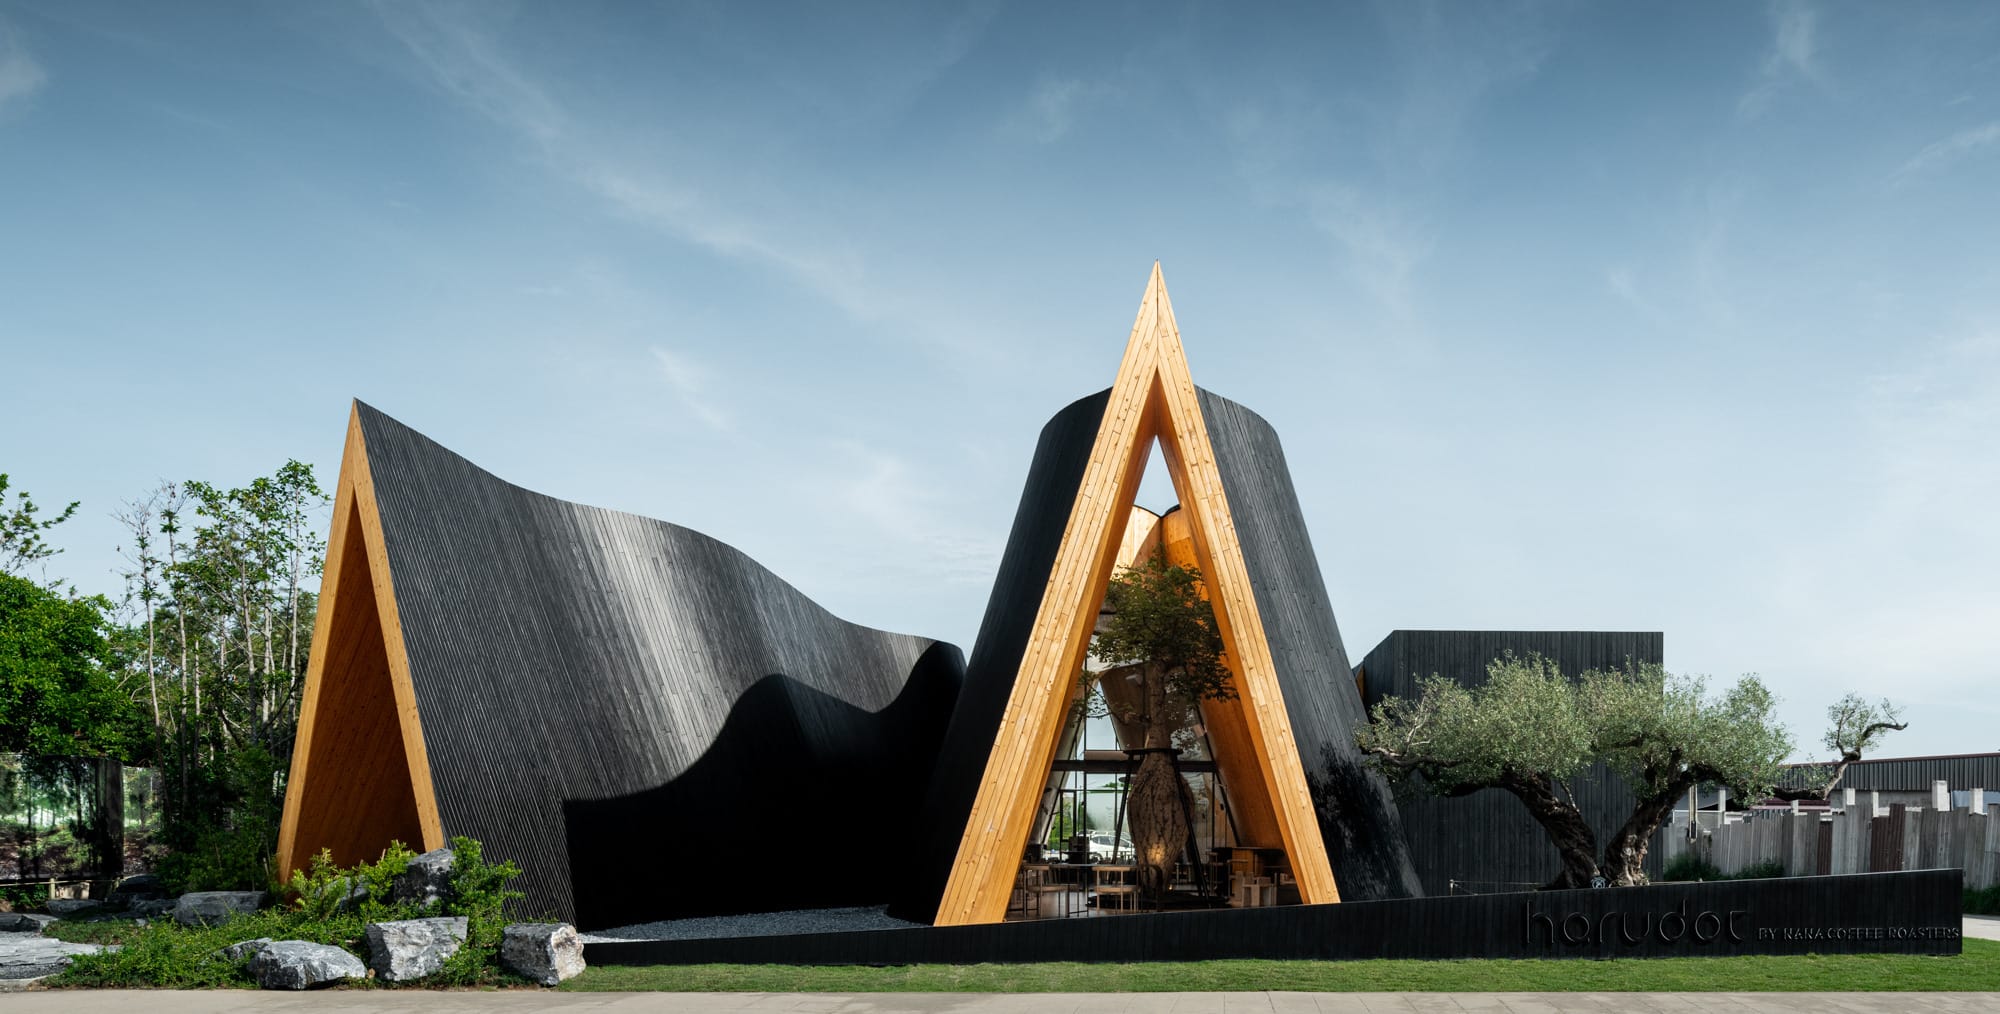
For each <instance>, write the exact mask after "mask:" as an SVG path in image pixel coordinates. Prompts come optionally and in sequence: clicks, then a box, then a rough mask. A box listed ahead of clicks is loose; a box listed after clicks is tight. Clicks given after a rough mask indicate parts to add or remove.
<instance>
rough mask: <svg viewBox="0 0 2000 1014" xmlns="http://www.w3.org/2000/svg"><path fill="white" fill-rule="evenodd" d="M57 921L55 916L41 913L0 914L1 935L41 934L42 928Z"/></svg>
mask: <svg viewBox="0 0 2000 1014" xmlns="http://www.w3.org/2000/svg"><path fill="white" fill-rule="evenodd" d="M55 921H56V917H55V916H52V915H42V914H41V913H39V912H7V913H4V914H0V933H35V934H39V933H41V932H42V927H44V926H47V925H48V924H50V923H52V922H55Z"/></svg>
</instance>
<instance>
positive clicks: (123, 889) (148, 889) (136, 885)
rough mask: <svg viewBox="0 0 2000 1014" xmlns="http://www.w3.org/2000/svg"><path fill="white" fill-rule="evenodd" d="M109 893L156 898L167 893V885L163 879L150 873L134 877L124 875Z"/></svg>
mask: <svg viewBox="0 0 2000 1014" xmlns="http://www.w3.org/2000/svg"><path fill="white" fill-rule="evenodd" d="M111 893H113V894H130V895H134V896H137V897H143V898H157V897H160V896H161V895H163V894H166V893H167V885H166V882H165V881H163V880H161V879H160V878H158V877H156V876H154V875H152V874H150V873H141V874H139V875H138V876H136V877H126V878H125V879H124V880H121V881H119V882H118V888H117V890H115V891H112V892H111Z"/></svg>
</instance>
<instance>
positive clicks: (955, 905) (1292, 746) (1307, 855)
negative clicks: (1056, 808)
mask: <svg viewBox="0 0 2000 1014" xmlns="http://www.w3.org/2000/svg"><path fill="white" fill-rule="evenodd" d="M1156 439H1157V440H1158V441H1159V442H1160V446H1161V450H1162V452H1163V455H1164V457H1165V459H1166V463H1167V470H1168V474H1169V476H1170V477H1171V479H1172V481H1173V485H1174V490H1175V492H1176V493H1177V494H1178V495H1179V498H1180V502H1181V508H1182V512H1183V513H1185V514H1187V515H1188V520H1189V532H1190V536H1191V538H1192V541H1193V543H1194V551H1195V557H1196V560H1197V562H1198V563H1199V564H1200V566H1201V570H1202V574H1203V577H1204V580H1205V582H1206V583H1207V586H1208V591H1209V595H1210V599H1211V601H1212V602H1213V603H1214V605H1215V612H1216V619H1217V621H1218V625H1219V626H1220V627H1221V628H1222V635H1223V644H1224V647H1225V650H1226V651H1227V652H1228V654H1229V655H1230V657H1231V658H1232V659H1234V660H1235V664H1236V666H1237V667H1238V668H1237V670H1236V672H1237V675H1238V677H1239V680H1238V686H1237V692H1238V694H1239V695H1240V696H1241V707H1240V709H1239V710H1240V712H1241V714H1242V718H1243V726H1244V728H1245V730H1246V732H1247V737H1248V739H1249V744H1250V747H1251V752H1252V754H1253V755H1254V756H1255V757H1256V759H1257V762H1258V763H1257V765H1256V768H1257V771H1258V777H1259V778H1260V779H1261V780H1262V781H1263V783H1264V789H1265V792H1266V794H1267V795H1268V796H1269V798H1270V799H1271V802H1272V812H1273V814H1274V816H1275V818H1276V823H1277V825H1278V827H1277V830H1278V836H1279V838H1280V840H1281V842H1282V843H1283V845H1284V848H1285V851H1286V853H1287V854H1288V855H1289V856H1290V858H1291V860H1292V868H1293V873H1294V876H1295V877H1296V878H1297V880H1298V883H1299V893H1300V896H1301V899H1302V900H1303V901H1305V902H1306V903H1308V904H1315V903H1325V902H1333V901H1338V900H1339V891H1338V889H1337V888H1336V887H1335V885H1334V880H1333V871H1332V867H1331V865H1330V864H1329V863H1328V861H1327V856H1326V849H1325V845H1324V842H1323V841H1322V839H1321V836H1320V830H1319V824H1318V820H1317V817H1316V815H1315V813H1314V809H1313V804H1312V799H1311V797H1310V793H1309V791H1308V788H1307V785H1306V778H1305V770H1304V768H1303V766H1302V764H1301V763H1300V759H1299V753H1298V746H1297V744H1296V743H1295V742H1294V740H1293V736H1292V732H1291V728H1290V726H1289V724H1288V722H1287V720H1286V717H1285V707H1284V699H1283V695H1282V692H1281V690H1280V688H1279V685H1278V682H1277V675H1276V672H1275V667H1274V663H1273V661H1272V657H1271V650H1270V647H1269V645H1268V644H1266V643H1265V638H1264V633H1263V627H1262V625H1261V623H1260V620H1259V615H1258V609H1257V601H1256V596H1255V594H1254V589H1253V588H1252V586H1251V584H1250V577H1249V573H1248V570H1247V568H1246V566H1245V564H1244V561H1243V557H1242V553H1241V551H1240V549H1239V548H1238V546H1237V543H1236V536H1235V529H1234V527H1233V523H1232V521H1231V517H1230V513H1229V501H1228V497H1227V495H1226V492H1225V491H1224V489H1223V486H1222V478H1221V474H1220V472H1219V471H1218V470H1217V468H1216V463H1215V454H1214V451H1213V449H1212V448H1211V447H1210V445H1209V438H1208V430H1207V427H1206V424H1205V423H1204V422H1203V419H1202V413H1201V404H1200V401H1199V399H1198V397H1197V395H1196V392H1195V387H1194V382H1193V380H1192V379H1191V377H1190V375H1189V373H1188V368H1187V359H1186V355H1185V352H1184V351H1183V349H1182V347H1181V339H1180V331H1179V329H1178V327H1177V326H1176V325H1175V322H1174V315H1173V307H1172V304H1171V303H1170V302H1169V301H1168V299H1167V290H1166V283H1165V281H1164V279H1163V278H1162V276H1161V273H1160V267H1159V265H1158V264H1157V263H1156V264H1154V265H1153V274H1152V278H1151V279H1150V280H1149V281H1148V283H1147V286H1146V294H1145V297H1144V298H1143V299H1142V300H1141V301H1140V305H1139V314H1138V318H1137V320H1136V321H1134V323H1133V326H1132V334H1131V337H1130V339H1129V340H1128V341H1127V343H1126V346H1125V356H1124V359H1123V361H1122V362H1121V363H1120V364H1119V367H1118V378H1117V380H1116V381H1115V382H1114V383H1113V385H1112V388H1111V392H1110V395H1109V399H1108V401H1107V402H1106V406H1105V411H1104V418H1103V422H1102V423H1101V424H1100V426H1099V429H1098V431H1097V435H1096V438H1095V440H1094V441H1093V443H1092V445H1091V451H1090V457H1089V460H1088V462H1087V464H1086V465H1085V467H1084V473H1083V478H1082V481H1081V483H1080V485H1079V486H1078V488H1077V494H1076V499H1075V501H1074V504H1073V505H1072V507H1071V510H1070V514H1069V520H1068V522H1067V523H1066V525H1065V526H1064V529H1063V537H1062V542H1061V544H1060V546H1059V547H1058V549H1057V552H1056V557H1055V562H1054V565H1053V566H1052V567H1051V569H1050V574H1049V579H1048V583H1047V585H1046V588H1045V589H1044V592H1043V596H1042V601H1041V605H1040V607H1039V608H1038V610H1037V612H1036V614H1035V621H1034V625H1033V628H1032V630H1031V632H1030V634H1029V637H1028V642H1027V646H1026V650H1025V652H1024V653H1023V655H1022V660H1021V665H1020V668H1019V671H1018V673H1017V675H1016V677H1015V680H1014V685H1013V688H1012V691H1011V692H1010V694H1009V697H1008V700H1007V705H1006V708H1005V711H1004V712H1003V713H1002V717H1001V721H1000V727H999V732H998V735H997V736H996V737H995V740H994V743H993V746H992V749H991V751H990V753H989V755H988V757H987V761H986V765H985V769H984V772H983V774H982V775H981V777H980V781H979V785H978V789H977V793H976V795H975V797H974V800H973V805H972V809H971V814H970V817H969V819H968V820H967V821H966V826H965V831H964V833H963V835H962V836H961V838H960V841H959V846H958V849H957V857H956V861H955V862H954V864H953V866H952V869H951V872H950V876H949V879H948V880H947V881H946V884H945V889H944V894H943V898H942V900H941V902H940V903H939V906H938V912H937V917H936V919H935V922H936V924H937V925H941V926H949V925H965V924H970V923H990V922H999V921H1001V920H1002V918H1003V917H1004V916H1005V914H1006V909H1007V901H1008V895H1009V893H1010V892H1011V890H1012V886H1013V882H1014V873H1015V869H1016V867H1017V865H1018V864H1019V862H1020V857H1021V852H1022V848H1023V847H1024V845H1025V844H1026V842H1027V837H1028V834H1029V832H1030V830H1031V828H1032V826H1033V824H1034V819H1035V811H1036V804H1037V802H1038V800H1039V798H1040V796H1041V789H1042V787H1043V785H1044V782H1045V779H1046V776H1047V774H1048V771H1049V769H1050V766H1051V764H1052V762H1053V760H1054V751H1055V748H1056V741H1057V739H1058V738H1060V735H1061V733H1062V729H1063V724H1064V721H1063V720H1064V712H1065V710H1066V708H1067V705H1068V702H1069V700H1070V694H1071V691H1072V688H1073V687H1074V681H1075V678H1076V674H1077V672H1078V671H1079V670H1080V669H1081V668H1082V665H1083V660H1084V655H1085V653H1086V652H1087V651H1088V649H1089V644H1090V635H1091V632H1092V630H1093V628H1094V627H1095V625H1096V620H1097V614H1098V610H1099V608H1100V607H1101V606H1102V604H1103V598H1104V594H1105V589H1106V586H1107V585H1108V583H1109V581H1110V578H1111V572H1112V568H1113V566H1114V565H1115V564H1116V563H1117V561H1118V559H1119V556H1120V550H1121V549H1122V548H1123V546H1124V543H1125V540H1126V535H1127V529H1128V524H1129V518H1130V515H1131V511H1132V497H1133V494H1134V493H1135V492H1136V490H1137V488H1138V482H1139V478H1140V475H1141V473H1142V472H1143V471H1144V469H1145V465H1146V460H1147V455H1148V452H1149V451H1150V450H1151V448H1152V445H1153V441H1154V440H1156Z"/></svg>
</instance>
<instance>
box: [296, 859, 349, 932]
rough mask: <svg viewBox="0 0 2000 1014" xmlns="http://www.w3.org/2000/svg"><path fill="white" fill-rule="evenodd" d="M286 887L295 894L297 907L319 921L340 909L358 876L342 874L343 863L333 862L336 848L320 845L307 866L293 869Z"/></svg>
mask: <svg viewBox="0 0 2000 1014" xmlns="http://www.w3.org/2000/svg"><path fill="white" fill-rule="evenodd" d="M285 889H286V891H287V892H289V893H290V894H291V896H292V907H293V908H295V909H297V910H298V911H299V912H300V913H301V914H302V915H304V916H305V917H306V918H307V919H309V920H312V921H314V922H319V921H323V920H326V919H331V918H333V916H334V914H335V913H336V912H339V911H340V903H341V902H343V901H345V900H347V897H348V895H349V893H350V892H351V891H353V889H354V879H353V877H351V876H344V875H342V873H341V871H340V867H338V866H335V865H334V864H333V850H332V849H320V850H319V854H318V855H316V856H313V857H312V862H310V863H308V864H307V865H306V868H305V869H303V870H293V871H292V880H291V882H290V883H288V884H286V885H285Z"/></svg>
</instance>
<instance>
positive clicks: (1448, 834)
mask: <svg viewBox="0 0 2000 1014" xmlns="http://www.w3.org/2000/svg"><path fill="white" fill-rule="evenodd" d="M1663 642H1664V637H1663V635H1661V634H1659V633H1657V632H1605V631H1520V630H1398V631H1395V632H1393V633H1391V634H1390V635H1389V636H1388V637H1386V638H1384V639H1383V640H1382V643H1381V644H1378V645H1376V646H1375V649H1374V650H1373V651H1370V652H1369V653H1368V655H1367V657H1366V658H1363V659H1362V660H1361V665H1360V666H1359V667H1358V668H1357V669H1356V670H1355V672H1356V673H1357V674H1358V675H1359V676H1361V678H1362V682H1363V684H1364V686H1363V691H1362V692H1363V696H1364V699H1365V700H1366V702H1367V705H1368V707H1369V708H1370V709H1372V708H1374V706H1375V705H1376V704H1377V703H1378V702H1380V701H1381V700H1382V698H1384V697H1392V696H1393V697H1404V698H1408V697H1413V696H1415V695H1416V693H1417V683H1418V681H1419V680H1422V679H1424V678H1425V677H1428V676H1431V675H1440V676H1444V677H1447V678H1449V679H1452V680H1456V681H1458V682H1459V683H1461V684H1463V685H1465V686H1468V687H1473V686H1481V685H1483V684H1485V682H1486V665H1487V663H1488V662H1491V661H1492V660H1494V659H1496V658H1499V657H1500V656H1501V654H1502V653H1503V652H1508V651H1511V652H1513V653H1515V654H1516V655H1529V654H1539V655H1541V656H1543V657H1544V658H1549V659H1553V660H1554V661H1555V662H1556V664H1558V665H1559V666H1561V667H1562V671H1563V672H1564V673H1565V674H1567V675H1571V676H1574V675H1576V674H1578V673H1581V672H1584V671H1585V670H1588V669H1612V668H1618V667H1622V666H1624V665H1625V664H1626V662H1627V660H1630V661H1632V662H1637V663H1648V662H1650V663H1654V664H1658V663H1660V662H1661V660H1662V654H1661V652H1662V650H1663ZM1575 790H1576V801H1577V805H1578V806H1579V807H1580V808H1581V809H1582V810H1583V813H1584V817H1585V819H1587V820H1588V821H1589V822H1590V826H1591V827H1592V828H1593V829H1594V830H1596V832H1597V835H1598V847H1599V849H1600V850H1601V849H1602V848H1603V845H1604V840H1605V839H1606V838H1607V837H1608V836H1609V835H1610V834H1611V833H1612V832H1613V831H1615V830H1616V829H1617V828H1618V826H1619V825H1620V824H1621V823H1623V822H1624V819H1625V818H1626V817H1628V816H1630V815H1631V813H1632V803H1633V799H1632V792H1631V790H1630V789H1628V788H1626V786H1625V784H1624V782H1623V781H1622V780H1620V779H1619V778H1617V777H1616V776H1614V775H1612V774H1611V773H1610V772H1609V771H1606V770H1605V769H1604V768H1603V766H1601V765H1596V766H1593V767H1592V768H1591V770H1590V771H1588V772H1586V773H1585V774H1584V776H1583V777H1581V778H1579V779H1577V784H1576V785H1575ZM1397 809H1398V810H1399V811H1400V813H1401V815H1402V827H1403V835H1404V839H1405V840H1406V841H1408V842H1409V846H1410V854H1411V857H1412V858H1413V859H1414V861H1415V863H1416V869H1417V875H1418V876H1419V877H1421V878H1422V880H1423V886H1424V893H1425V894H1427V895H1441V894H1450V893H1452V891H1453V881H1460V882H1464V883H1461V885H1460V886H1459V887H1458V888H1457V890H1458V891H1459V892H1460V893H1464V892H1468V891H1470V892H1473V893H1487V892H1494V891H1518V890H1526V889H1527V888H1524V887H1521V886H1517V885H1519V884H1544V883H1547V882H1548V881H1550V880H1552V879H1554V878H1555V875H1556V873H1557V872H1558V871H1559V870H1560V868H1561V863H1560V862H1559V861H1558V859H1557V857H1556V851H1555V847H1554V846H1553V845H1551V844H1549V840H1548V836H1547V835H1546V834H1545V833H1544V832H1543V831H1542V829H1541V826H1540V825H1538V824H1536V823H1535V822H1534V820H1533V819H1532V818H1530V817H1529V816H1528V813H1527V810H1526V809H1524V808H1523V807H1522V806H1521V803H1520V801H1519V800H1517V799H1515V798H1514V797H1513V796H1510V795H1508V794H1507V793H1505V792H1502V791H1501V790H1499V789H1485V790H1482V791H1480V792H1476V793H1473V794H1472V795H1470V796H1464V797H1460V798H1457V799H1440V798H1437V797H1434V796H1426V795H1422V794H1420V793H1414V792H1406V793H1405V795H1404V797H1403V798H1401V799H1399V800H1398V801H1397ZM1659 865H1660V860H1659V857H1658V856H1657V855H1649V856H1648V857H1647V858H1646V868H1647V871H1648V872H1649V873H1652V874H1655V875H1657V874H1658V873H1659Z"/></svg>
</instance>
